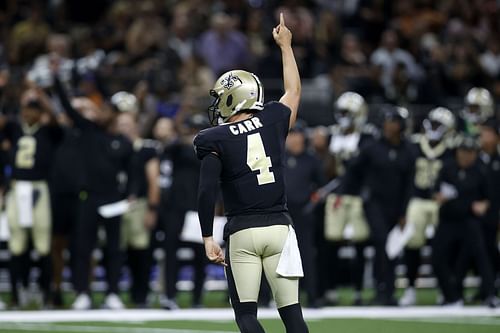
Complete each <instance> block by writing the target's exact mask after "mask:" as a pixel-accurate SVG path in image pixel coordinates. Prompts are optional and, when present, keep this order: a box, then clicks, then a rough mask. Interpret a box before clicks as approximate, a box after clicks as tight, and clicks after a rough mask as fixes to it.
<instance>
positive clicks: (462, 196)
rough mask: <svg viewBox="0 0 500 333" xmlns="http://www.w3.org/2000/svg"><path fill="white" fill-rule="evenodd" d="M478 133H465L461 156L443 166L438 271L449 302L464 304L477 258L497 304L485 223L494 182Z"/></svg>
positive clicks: (487, 296)
mask: <svg viewBox="0 0 500 333" xmlns="http://www.w3.org/2000/svg"><path fill="white" fill-rule="evenodd" d="M478 151H479V142H478V140H477V137H475V136H471V135H468V134H462V135H461V136H460V138H459V141H458V147H457V151H456V154H455V158H454V159H452V160H451V161H450V162H449V163H447V164H445V165H444V166H443V168H442V169H441V172H440V174H439V177H438V180H437V182H436V192H435V193H436V194H435V198H436V201H437V202H438V204H439V205H440V207H439V225H438V227H437V230H436V235H435V236H434V239H433V247H432V259H433V270H434V274H435V275H436V278H437V279H438V283H439V288H440V289H441V292H442V293H443V297H444V302H443V305H447V306H461V305H463V295H462V282H463V278H465V275H466V273H467V270H468V268H469V259H470V260H472V261H473V262H474V265H475V267H476V268H477V271H478V273H479V276H480V277H481V288H480V295H481V296H482V298H483V300H484V302H485V303H487V304H488V305H489V306H492V307H495V306H497V305H498V300H497V299H496V298H495V297H494V286H493V274H492V271H491V267H490V265H489V260H488V256H487V253H486V248H485V245H484V240H483V234H482V232H481V221H480V219H481V218H483V217H484V215H485V214H486V212H487V211H488V207H489V205H490V203H489V200H488V199H489V191H490V189H489V184H488V178H487V176H486V173H485V170H484V169H483V168H482V166H481V164H480V163H479V161H478V158H477V157H478Z"/></svg>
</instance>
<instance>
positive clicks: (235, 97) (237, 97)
mask: <svg viewBox="0 0 500 333" xmlns="http://www.w3.org/2000/svg"><path fill="white" fill-rule="evenodd" d="M210 95H211V96H212V97H214V98H215V100H214V102H213V103H212V105H211V106H210V107H209V108H208V113H209V116H210V122H211V123H212V125H217V124H218V123H220V122H222V123H224V122H226V121H227V120H228V119H229V118H231V117H232V116H234V115H235V114H236V113H238V112H241V111H244V110H262V109H263V108H264V89H263V87H262V83H260V80H259V78H258V77H257V76H256V75H255V74H252V73H250V72H247V71H243V70H235V71H229V72H226V73H224V74H222V75H221V76H220V77H219V78H218V79H217V81H216V83H215V86H214V88H213V89H212V90H210Z"/></svg>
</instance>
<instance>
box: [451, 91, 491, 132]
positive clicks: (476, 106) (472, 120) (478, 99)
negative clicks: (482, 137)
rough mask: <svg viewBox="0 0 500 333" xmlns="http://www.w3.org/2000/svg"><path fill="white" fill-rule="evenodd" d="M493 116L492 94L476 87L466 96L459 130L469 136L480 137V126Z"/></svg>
mask: <svg viewBox="0 0 500 333" xmlns="http://www.w3.org/2000/svg"><path fill="white" fill-rule="evenodd" d="M493 115H494V102H493V97H492V96H491V93H490V92H489V91H488V90H487V89H485V88H479V87H474V88H472V89H470V90H469V92H467V95H465V107H464V108H463V109H462V111H461V112H460V117H461V121H460V126H459V130H460V131H461V132H464V133H468V134H469V135H479V131H480V128H479V125H481V124H482V123H483V122H485V121H486V120H487V119H489V118H491V117H493Z"/></svg>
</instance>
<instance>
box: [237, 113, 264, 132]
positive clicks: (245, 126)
mask: <svg viewBox="0 0 500 333" xmlns="http://www.w3.org/2000/svg"><path fill="white" fill-rule="evenodd" d="M263 126H264V125H262V123H261V122H260V119H259V118H257V117H252V118H250V119H248V120H244V121H242V122H240V123H237V124H234V125H229V130H230V131H231V133H233V134H234V135H239V134H243V133H248V132H250V131H255V130H256V129H257V128H261V127H263Z"/></svg>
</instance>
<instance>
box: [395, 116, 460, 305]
mask: <svg viewBox="0 0 500 333" xmlns="http://www.w3.org/2000/svg"><path fill="white" fill-rule="evenodd" d="M422 128H423V134H416V135H414V136H413V137H412V141H413V142H412V146H413V148H414V151H415V154H416V155H415V157H416V160H415V177H414V179H413V186H412V194H411V199H410V202H409V204H408V209H407V211H406V223H407V224H408V225H409V226H410V225H411V227H412V228H413V230H414V232H413V235H412V237H411V239H410V240H409V241H408V243H407V244H406V247H405V250H404V259H405V263H406V277H407V278H408V287H407V288H406V290H405V292H404V294H403V296H402V297H401V298H400V300H399V305H401V306H410V305H415V304H416V301H417V294H416V290H415V280H416V279H417V276H418V268H419V267H420V249H421V248H422V247H423V246H424V245H425V243H426V240H427V236H426V230H427V227H428V226H432V227H436V226H437V224H438V213H439V206H438V205H437V203H436V201H435V200H434V199H433V194H434V185H435V184H434V183H435V182H436V179H437V177H438V175H439V171H440V170H441V168H442V167H443V164H444V163H445V162H446V160H447V159H450V158H452V144H453V142H452V141H453V139H454V133H455V116H454V115H453V113H452V112H451V111H450V110H448V109H446V108H443V107H438V108H435V109H432V110H431V111H430V112H429V114H428V116H427V117H426V118H425V119H424V121H423V122H422Z"/></svg>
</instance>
